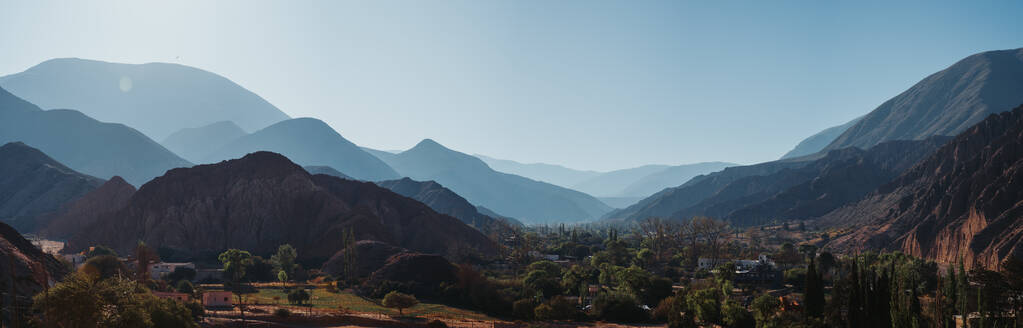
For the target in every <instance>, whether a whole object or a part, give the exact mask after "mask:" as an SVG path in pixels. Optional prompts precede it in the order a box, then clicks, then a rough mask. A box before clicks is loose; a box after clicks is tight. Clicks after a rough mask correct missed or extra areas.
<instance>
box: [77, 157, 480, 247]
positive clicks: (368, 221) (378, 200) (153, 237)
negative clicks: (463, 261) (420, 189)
mask: <svg viewBox="0 0 1023 328" xmlns="http://www.w3.org/2000/svg"><path fill="white" fill-rule="evenodd" d="M349 228H350V229H354V232H355V235H356V238H358V239H360V240H377V241H382V242H386V243H389V244H392V245H395V246H400V247H404V248H408V249H411V250H415V251H419V252H427V253H438V254H445V255H449V256H465V255H466V254H477V255H482V256H490V255H494V254H496V247H497V246H496V245H495V244H494V243H493V242H492V241H490V240H489V239H487V237H486V236H484V235H483V234H481V233H480V232H479V231H477V230H476V229H473V228H471V227H469V226H467V225H465V224H464V223H462V222H461V221H459V220H458V219H455V218H452V217H450V216H447V215H441V214H437V213H436V212H434V211H433V210H431V209H430V208H429V207H427V206H426V205H423V204H422V203H420V202H417V201H415V200H412V199H409V198H407V197H404V196H401V195H398V194H395V193H393V192H391V191H389V190H387V189H384V188H381V187H378V186H377V185H375V184H372V183H368V182H359V181H352V180H344V179H340V178H337V177H332V176H328V175H322V174H320V175H310V174H309V173H307V172H306V171H305V170H303V169H302V168H301V167H300V166H298V165H296V164H294V163H292V162H291V161H289V160H288V159H287V158H285V157H284V156H281V155H279V154H275V153H270V152H257V153H252V154H249V155H246V156H245V157H243V158H241V159H235V160H229V161H225V162H221V163H217V164H210V165H199V166H195V167H192V168H182V169H174V170H171V171H170V172H167V174H166V175H164V176H162V177H159V178H157V179H154V180H153V181H150V182H149V183H147V184H145V185H143V186H142V187H141V188H139V190H138V191H137V192H135V194H134V195H132V197H131V200H130V201H129V202H128V204H127V205H126V206H124V207H122V208H120V209H117V210H115V211H114V212H113V214H110V215H105V216H103V217H101V218H99V219H98V220H97V221H96V222H95V223H93V224H92V225H90V226H89V227H88V228H86V229H83V230H82V232H80V233H77V234H75V235H74V236H72V238H70V240H69V242H68V248H69V249H70V250H72V251H76V250H81V249H84V248H85V247H88V246H91V245H100V244H102V245H108V246H111V247H113V248H115V249H117V250H127V249H129V248H131V247H132V246H133V245H135V243H136V242H137V241H139V240H142V241H145V242H146V243H147V244H149V245H151V246H152V247H166V248H169V249H173V250H176V251H179V252H182V253H184V254H192V255H193V256H195V255H196V254H200V253H204V252H206V253H209V252H218V251H222V250H224V249H226V248H239V249H245V250H249V251H252V252H253V253H254V254H263V255H265V254H269V253H271V252H273V251H274V250H275V249H276V248H277V246H278V245H281V244H285V243H287V244H291V245H292V246H295V247H296V248H297V249H298V253H299V255H300V256H301V257H302V258H304V259H310V260H317V259H318V260H326V259H327V258H329V257H330V256H331V255H333V254H334V253H335V252H337V251H338V250H339V249H341V248H342V247H343V245H342V240H341V238H339V236H341V235H342V233H343V232H344V231H345V229H349Z"/></svg>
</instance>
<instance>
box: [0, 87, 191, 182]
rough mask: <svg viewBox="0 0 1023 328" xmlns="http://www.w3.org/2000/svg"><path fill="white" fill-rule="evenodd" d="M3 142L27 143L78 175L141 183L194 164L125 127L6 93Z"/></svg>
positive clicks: (1, 96) (0, 95)
mask: <svg viewBox="0 0 1023 328" xmlns="http://www.w3.org/2000/svg"><path fill="white" fill-rule="evenodd" d="M0 106H3V107H0V143H7V142H13V141H21V142H24V143H26V144H29V145H32V147H35V148H37V149H39V150H40V151H42V152H44V153H46V154H47V155H48V156H50V157H52V158H53V159H54V160H56V161H58V162H60V163H63V164H64V165H67V166H68V167H70V168H72V169H74V170H75V171H78V172H81V173H85V174H88V175H92V176H96V177H99V178H104V179H109V178H110V177H113V176H115V175H119V176H123V177H124V178H125V179H126V180H128V182H131V183H133V184H136V185H139V184H142V183H145V182H146V181H149V180H150V179H152V178H153V177H156V176H158V175H161V174H163V173H164V172H166V171H167V170H168V169H172V168H175V167H183V166H190V165H191V163H189V162H188V161H185V160H184V159H181V158H180V157H178V156H177V155H174V154H173V153H171V152H170V151H168V150H167V149H166V148H163V146H161V145H160V144H158V143H156V142H154V141H153V140H150V139H149V138H148V137H146V136H145V135H143V134H142V133H139V132H138V131H135V130H134V129H132V128H129V127H127V126H124V125H121V124H112V123H102V122H99V121H96V120H94V119H92V118H90V117H88V116H85V115H83V114H82V113H80V112H77V111H73V110H66V109H57V110H48V111H43V110H40V109H39V108H38V107H35V106H30V104H27V103H25V102H24V101H20V99H18V98H17V97H15V96H14V95H12V94H10V93H8V92H6V91H4V90H3V89H0Z"/></svg>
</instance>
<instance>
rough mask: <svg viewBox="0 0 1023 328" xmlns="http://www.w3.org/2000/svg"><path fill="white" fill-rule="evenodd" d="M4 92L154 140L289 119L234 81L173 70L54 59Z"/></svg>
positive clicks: (7, 79) (5, 83) (6, 82)
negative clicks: (211, 127)
mask: <svg viewBox="0 0 1023 328" xmlns="http://www.w3.org/2000/svg"><path fill="white" fill-rule="evenodd" d="M0 86H2V87H4V88H5V89H7V90H9V91H11V92H12V93H14V94H16V95H18V96H19V97H21V98H24V99H26V100H28V101H29V102H32V103H34V104H36V105H39V106H41V107H43V108H46V109H52V108H75V109H77V110H79V111H81V112H82V113H84V114H85V115H88V116H90V117H93V118H95V119H97V120H100V121H104V122H117V123H122V124H126V125H128V126H131V127H133V128H135V129H138V130H139V131H141V132H142V133H144V134H146V135H147V136H149V137H150V138H153V139H155V140H163V139H164V138H167V137H168V136H169V135H171V134H172V133H174V132H175V131H178V130H181V129H184V128H195V127H200V126H205V125H208V124H212V123H215V122H220V121H232V122H234V123H236V124H238V125H239V126H241V127H242V128H243V129H246V130H247V131H255V130H258V129H262V128H264V127H266V126H268V125H270V124H273V123H277V122H279V121H282V120H286V119H288V118H289V117H288V115H286V114H284V113H283V112H281V111H280V110H279V109H277V108H276V107H274V106H273V105H271V104H270V103H269V102H267V101H266V100H264V99H263V98H261V97H259V96H258V95H256V94H255V93H252V92H251V91H249V90H246V89H245V88H243V87H241V86H239V85H238V84H235V83H234V82H231V81H230V80H228V79H227V78H224V77H222V76H220V75H217V74H214V73H210V72H207V71H204V70H201V69H197V68H194V67H189V66H184V65H177V64H169V63H149V64H141V65H135V64H121V63H108V62H102V61H96V60H85V59H77V58H60V59H52V60H48V61H45V62H42V63H40V64H38V65H36V66H33V67H31V68H29V69H27V70H25V71H24V72H21V73H17V74H12V75H8V76H4V77H0Z"/></svg>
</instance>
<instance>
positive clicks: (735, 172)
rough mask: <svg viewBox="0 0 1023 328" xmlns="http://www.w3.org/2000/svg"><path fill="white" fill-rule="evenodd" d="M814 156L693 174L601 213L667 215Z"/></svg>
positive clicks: (632, 216) (616, 217)
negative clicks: (729, 187) (735, 184)
mask: <svg viewBox="0 0 1023 328" xmlns="http://www.w3.org/2000/svg"><path fill="white" fill-rule="evenodd" d="M814 159H815V158H813V157H800V158H794V159H787V160H780V161H773V162H766V163H760V164H754V165H746V166H733V167H728V168H725V169H724V170H721V171H718V172H714V173H710V174H705V175H700V176H697V177H694V178H692V179H690V180H689V181H687V182H686V183H684V184H682V185H680V186H678V187H673V188H668V189H664V190H662V191H660V192H658V193H656V194H653V195H651V196H650V197H647V198H644V199H643V200H641V201H639V202H637V203H636V204H633V205H632V206H629V207H626V208H623V209H619V210H615V211H612V212H610V213H608V214H606V215H604V219H609V220H642V219H645V218H648V217H669V216H671V215H672V214H674V213H675V212H677V211H679V210H682V209H686V208H688V207H690V206H693V205H696V204H698V203H699V202H701V201H703V200H704V199H707V198H709V197H711V196H713V195H715V194H717V193H718V192H720V191H721V190H722V189H724V188H725V187H727V186H728V185H729V184H731V183H732V182H735V181H737V180H740V179H742V178H746V177H750V176H761V175H769V174H772V173H775V172H778V171H781V170H784V169H793V168H799V167H803V166H805V165H808V164H809V163H811V162H812V161H813V160H814Z"/></svg>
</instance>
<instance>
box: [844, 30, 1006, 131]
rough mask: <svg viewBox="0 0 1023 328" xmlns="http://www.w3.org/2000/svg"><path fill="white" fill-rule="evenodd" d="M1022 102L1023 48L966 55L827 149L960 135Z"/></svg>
mask: <svg viewBox="0 0 1023 328" xmlns="http://www.w3.org/2000/svg"><path fill="white" fill-rule="evenodd" d="M1021 103H1023V48H1021V49H1015V50H1001V51H989V52H983V53H979V54H975V55H972V56H969V57H966V58H965V59H963V60H960V61H959V62H957V63H955V64H954V65H952V66H950V67H948V68H946V69H944V70H942V71H940V72H937V73H934V74H932V75H931V76H928V77H927V78H925V79H923V80H922V81H920V82H918V83H917V84H916V85H913V86H912V87H911V88H909V90H906V91H905V92H903V93H901V94H899V95H898V96H895V97H894V98H892V99H890V100H888V101H886V102H885V103H883V104H881V106H878V107H877V109H874V110H873V111H871V112H870V113H869V114H867V115H866V116H864V117H863V119H862V120H860V121H859V122H858V123H856V124H855V125H853V126H852V127H850V128H849V129H848V130H847V131H846V132H845V133H842V135H841V136H839V137H838V138H836V139H835V141H833V142H832V143H831V144H829V145H828V146H827V147H826V148H825V149H827V150H831V149H839V148H845V147H853V146H855V147H860V148H869V147H871V146H873V145H876V144H878V143H881V142H883V141H888V140H919V139H924V138H927V137H930V136H934V135H946V136H950V135H956V134H958V133H959V132H962V131H963V130H966V129H967V128H969V127H970V126H972V125H974V124H976V123H977V122H980V121H981V120H983V119H984V118H985V117H987V116H988V115H990V114H992V113H998V112H1001V111H1006V110H1009V109H1011V108H1014V107H1016V106H1018V105H1019V104H1021Z"/></svg>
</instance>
